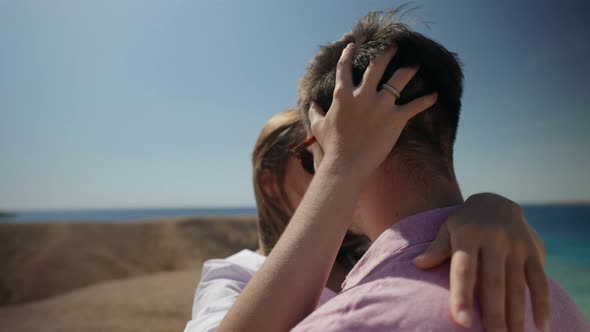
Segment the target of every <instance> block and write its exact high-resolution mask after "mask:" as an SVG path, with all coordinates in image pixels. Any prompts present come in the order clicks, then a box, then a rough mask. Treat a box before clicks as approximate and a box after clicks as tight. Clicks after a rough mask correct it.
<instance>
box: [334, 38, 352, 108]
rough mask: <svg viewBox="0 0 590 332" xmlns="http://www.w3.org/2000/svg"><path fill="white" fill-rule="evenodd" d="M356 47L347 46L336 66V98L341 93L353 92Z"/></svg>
mask: <svg viewBox="0 0 590 332" xmlns="http://www.w3.org/2000/svg"><path fill="white" fill-rule="evenodd" d="M354 53H355V45H354V44H353V43H350V44H348V45H346V47H345V48H344V50H343V51H342V54H341V55H340V59H339V60H338V64H337V65H336V85H335V87H334V97H335V98H336V97H338V96H340V94H341V93H345V92H349V91H352V90H353V88H354V83H353V82H352V60H353V59H354Z"/></svg>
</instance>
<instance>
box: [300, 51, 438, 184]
mask: <svg viewBox="0 0 590 332" xmlns="http://www.w3.org/2000/svg"><path fill="white" fill-rule="evenodd" d="M396 50H397V48H395V47H390V48H388V49H387V50H385V51H384V52H383V53H382V54H381V55H379V56H378V57H376V58H375V59H374V60H373V61H372V62H371V64H370V65H369V67H368V68H367V70H366V71H365V74H364V76H363V80H362V83H361V84H360V85H359V86H358V87H356V86H354V83H353V80H352V60H353V58H354V53H355V45H354V44H348V46H346V48H345V49H344V51H343V52H342V56H341V57H340V60H339V62H338V65H337V69H336V84H335V88H334V99H333V102H332V105H331V107H330V109H329V111H328V112H327V113H326V115H324V114H323V112H322V111H321V109H319V107H318V106H317V105H315V104H313V103H312V106H311V109H310V111H309V119H310V121H311V131H312V133H313V134H314V136H315V137H316V139H317V141H318V143H319V145H320V146H321V148H322V149H323V156H317V150H316V151H314V152H316V153H315V154H314V157H316V158H317V160H318V164H316V166H319V162H320V160H322V159H323V160H325V161H328V160H329V161H330V162H331V164H332V165H334V164H335V165H338V167H339V168H344V169H348V170H350V169H354V172H355V174H357V175H360V176H368V175H369V174H370V173H371V172H372V171H373V170H374V169H375V168H377V166H379V165H380V164H381V163H382V162H383V161H384V160H385V158H386V157H387V155H388V154H389V152H390V151H391V149H392V148H393V146H394V144H395V142H396V141H397V139H398V138H399V135H400V133H401V132H402V130H403V128H404V126H405V125H406V123H407V122H408V120H409V119H411V118H412V117H413V116H415V115H416V114H418V113H420V112H422V111H424V110H426V109H428V108H429V107H430V106H432V105H434V103H435V102H436V99H437V95H436V93H433V94H430V95H427V96H423V97H420V98H417V99H415V100H413V101H411V102H409V103H407V104H404V105H401V106H398V105H395V100H396V96H395V95H394V94H393V93H392V92H389V91H387V90H386V89H382V90H381V91H377V86H378V84H379V81H380V80H381V77H382V76H383V73H384V71H385V68H386V67H387V65H388V63H389V62H390V61H391V59H392V58H393V57H394V55H395V53H396ZM417 71H418V68H417V67H413V68H409V67H406V68H400V69H398V70H397V71H396V72H395V73H394V74H393V76H392V77H391V78H390V79H389V81H388V84H389V85H391V86H393V87H394V88H395V89H397V91H399V92H400V93H401V91H402V90H403V89H404V87H405V86H406V85H407V84H408V82H410V80H411V79H412V77H414V75H415V74H416V72H417ZM369 146H370V148H367V147H369ZM318 168H319V167H318Z"/></svg>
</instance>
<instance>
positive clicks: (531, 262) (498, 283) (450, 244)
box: [415, 193, 550, 331]
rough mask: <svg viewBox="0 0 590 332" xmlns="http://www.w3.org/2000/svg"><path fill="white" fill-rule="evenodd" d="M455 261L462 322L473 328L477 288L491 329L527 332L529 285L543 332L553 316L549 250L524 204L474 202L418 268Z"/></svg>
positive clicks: (485, 198)
mask: <svg viewBox="0 0 590 332" xmlns="http://www.w3.org/2000/svg"><path fill="white" fill-rule="evenodd" d="M451 255H452V256H451ZM451 257H452V259H451V271H450V274H451V275H450V280H451V289H450V293H451V297H450V307H451V313H452V315H453V318H454V319H455V321H456V322H457V323H459V324H461V325H463V326H466V327H467V326H469V325H471V318H472V316H473V315H472V311H473V295H474V290H475V289H477V290H478V293H479V299H480V305H481V310H482V319H483V323H484V326H485V328H486V330H494V329H497V328H504V329H506V328H508V330H509V331H524V317H525V294H526V293H525V289H526V285H527V284H528V286H529V289H530V294H531V302H532V305H533V317H534V319H535V325H536V326H537V327H538V328H539V329H541V330H543V328H544V326H546V325H545V324H546V322H548V321H549V312H550V308H549V289H548V287H547V278H546V276H545V273H544V272H543V265H544V262H545V248H544V246H543V242H542V241H541V239H540V238H539V236H538V235H537V233H536V232H535V230H534V229H533V228H532V227H531V226H530V225H529V224H528V223H527V221H526V218H525V216H524V213H523V210H522V208H521V207H520V206H519V205H518V204H516V203H514V202H513V201H511V200H509V199H507V198H504V197H502V196H499V195H495V194H490V193H482V194H477V195H473V196H471V197H469V198H468V199H467V201H465V204H463V205H462V206H461V208H460V209H459V210H458V211H457V212H456V213H454V214H453V215H451V216H450V217H449V218H448V219H447V221H446V223H445V224H444V225H443V226H442V227H441V229H440V231H439V234H438V236H437V238H436V239H435V240H434V241H433V242H432V243H431V245H430V246H429V248H428V249H427V250H426V252H425V253H424V254H422V255H421V256H419V257H417V258H416V261H415V263H416V265H417V266H418V267H420V268H431V267H434V266H438V265H440V264H442V263H443V262H445V261H447V260H448V259H449V258H451ZM478 269H479V272H480V273H479V275H478Z"/></svg>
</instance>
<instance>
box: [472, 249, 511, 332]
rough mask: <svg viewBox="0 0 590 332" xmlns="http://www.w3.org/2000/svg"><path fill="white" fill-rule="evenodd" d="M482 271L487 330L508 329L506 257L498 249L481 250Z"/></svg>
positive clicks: (483, 313) (481, 294) (481, 295)
mask: <svg viewBox="0 0 590 332" xmlns="http://www.w3.org/2000/svg"><path fill="white" fill-rule="evenodd" d="M480 257H481V262H480V264H481V269H480V271H481V273H480V279H481V283H480V284H479V290H480V292H479V293H480V304H481V311H482V320H483V325H484V329H485V330H486V331H506V316H505V307H504V306H505V304H506V301H505V298H506V297H505V296H506V263H505V257H504V256H503V255H500V254H498V252H497V250H489V251H488V250H486V249H485V248H483V249H482V251H481V256H480Z"/></svg>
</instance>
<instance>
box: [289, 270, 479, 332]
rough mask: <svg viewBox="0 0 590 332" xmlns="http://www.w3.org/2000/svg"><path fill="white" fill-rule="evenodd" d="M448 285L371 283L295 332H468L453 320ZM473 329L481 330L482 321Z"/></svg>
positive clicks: (347, 294) (346, 293)
mask: <svg viewBox="0 0 590 332" xmlns="http://www.w3.org/2000/svg"><path fill="white" fill-rule="evenodd" d="M426 273H427V274H429V273H428V272H426ZM433 273H434V274H436V272H433ZM431 274H432V273H431ZM445 286H446V285H445V284H444V283H443V284H441V282H440V279H439V278H437V277H434V276H433V277H432V278H430V279H429V278H422V279H407V278H402V277H384V278H379V279H375V280H369V281H366V282H364V283H362V284H360V285H357V286H354V287H351V288H350V289H347V290H345V291H344V292H342V293H341V294H339V295H338V296H336V297H335V298H333V299H332V300H330V301H328V302H326V303H325V304H324V305H322V306H321V307H319V308H318V309H317V310H316V311H315V312H313V313H312V314H311V315H310V316H308V317H307V318H306V319H305V320H304V321H303V322H301V323H300V324H299V325H298V326H297V328H296V329H295V331H312V330H322V331H385V330H392V329H400V330H404V331H455V330H456V331H466V330H465V329H462V328H460V327H459V326H457V325H455V324H454V322H453V321H452V318H451V315H450V311H449V304H448V303H449V300H448V299H449V291H448V287H445ZM473 329H474V330H481V325H480V323H479V321H477V322H476V324H474V326H473ZM467 331H468V330H467Z"/></svg>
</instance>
